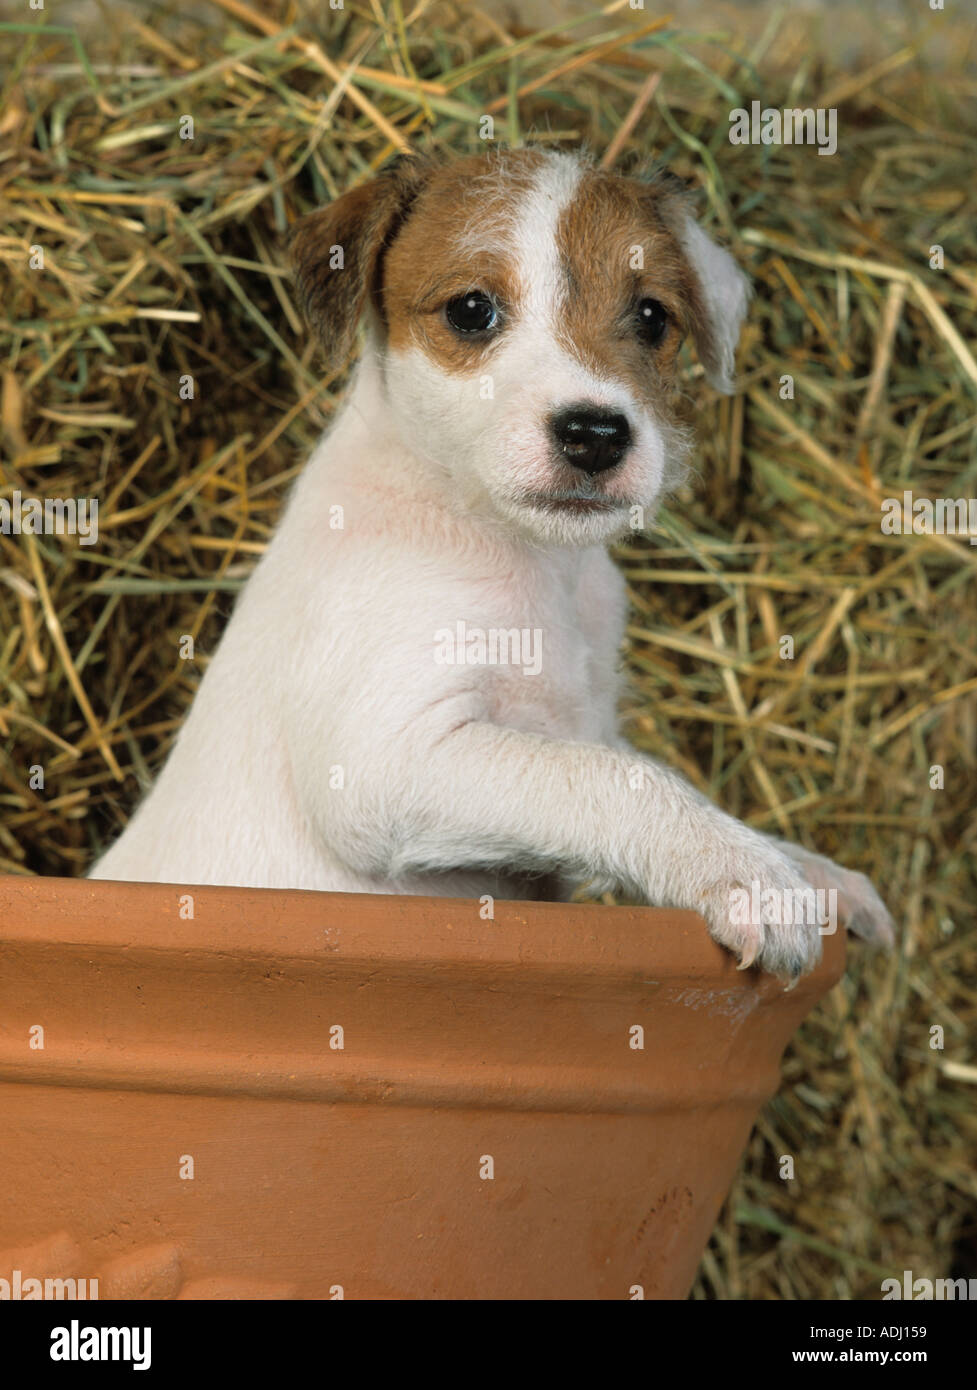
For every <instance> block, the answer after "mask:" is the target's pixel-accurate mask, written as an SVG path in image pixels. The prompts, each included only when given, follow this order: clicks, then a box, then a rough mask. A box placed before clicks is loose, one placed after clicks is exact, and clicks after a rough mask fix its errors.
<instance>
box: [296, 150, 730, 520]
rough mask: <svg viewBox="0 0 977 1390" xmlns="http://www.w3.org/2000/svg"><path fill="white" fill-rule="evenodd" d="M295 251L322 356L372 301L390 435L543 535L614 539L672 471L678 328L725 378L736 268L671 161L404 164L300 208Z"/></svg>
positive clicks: (680, 454) (347, 335) (509, 154)
mask: <svg viewBox="0 0 977 1390" xmlns="http://www.w3.org/2000/svg"><path fill="white" fill-rule="evenodd" d="M290 253H291V258H292V261H293V264H294V265H295V268H296V271H297V277H298V285H299V290H300V294H301V296H302V299H303V301H304V305H305V309H306V313H307V316H308V317H309V320H310V322H311V324H312V326H313V327H314V328H315V329H316V331H317V332H318V334H319V337H320V339H321V341H322V344H323V346H324V348H325V350H326V353H327V355H328V358H329V360H330V362H331V363H332V364H334V365H339V364H340V363H341V362H342V360H343V359H344V358H345V356H346V355H347V354H348V353H349V351H350V349H351V346H352V342H353V338H354V334H355V330H356V324H357V321H358V319H359V317H360V315H361V314H362V313H363V312H366V313H367V314H368V316H369V321H370V340H369V341H370V350H371V351H373V352H375V353H377V355H378V357H379V361H380V365H381V369H382V381H383V390H384V392H385V394H386V398H387V401H388V404H389V408H390V411H391V414H392V417H393V423H394V426H395V428H396V430H397V433H398V436H399V438H400V439H401V441H402V443H403V444H404V445H405V446H406V447H407V448H409V449H410V450H412V451H413V452H414V453H416V454H418V455H420V456H421V457H423V458H424V459H426V460H428V461H429V462H430V463H433V464H434V465H436V466H437V467H438V468H439V470H440V471H441V473H442V475H443V477H444V478H445V484H446V486H448V487H453V488H455V489H456V492H457V495H458V497H459V498H460V499H462V500H463V501H464V503H465V504H466V505H468V506H471V507H479V506H481V507H484V508H485V509H486V510H488V511H489V512H491V513H493V514H494V515H496V516H497V517H501V518H503V519H505V520H506V521H507V522H508V523H509V524H510V525H515V526H517V527H518V528H520V529H522V530H523V531H525V532H527V533H528V534H529V535H530V536H532V537H533V538H535V539H536V540H538V541H544V542H555V543H559V544H594V543H596V542H600V541H605V540H608V539H610V538H611V537H613V536H614V535H616V534H620V533H622V532H623V531H625V530H627V529H628V527H629V525H630V524H631V523H632V518H633V515H634V513H633V511H632V509H633V508H635V507H641V508H651V507H653V506H654V504H655V502H656V501H657V499H658V498H659V496H660V495H661V493H662V491H663V489H664V488H665V487H667V486H668V485H669V484H670V483H671V482H673V481H674V480H675V479H676V478H677V477H678V476H680V475H681V468H682V464H683V461H684V457H685V454H686V452H687V449H688V433H687V430H686V427H685V416H684V412H683V408H682V398H681V393H680V391H679V385H678V372H677V355H678V350H679V346H680V344H681V342H682V340H683V338H685V337H686V336H690V337H691V339H692V340H693V342H694V344H695V347H696V351H697V353H698V356H699V359H700V361H701V363H702V366H703V369H704V372H705V375H706V377H707V378H708V379H709V381H710V382H712V384H713V385H714V386H716V387H717V388H718V389H719V390H722V391H730V390H731V389H732V373H733V358H734V351H735V347H736V341H737V338H738V336H739V330H740V325H741V323H742V321H743V317H744V314H745V312H746V305H747V300H748V296H749V291H748V287H747V281H746V279H745V277H744V276H743V275H742V273H741V272H740V271H739V269H738V268H737V266H736V264H735V262H734V261H733V259H732V257H731V256H730V255H729V254H728V253H727V252H726V251H724V250H722V249H721V248H720V247H719V246H717V245H716V243H715V242H713V241H712V240H711V239H710V238H709V237H708V236H707V235H706V234H705V233H704V232H703V231H702V230H701V229H700V228H699V226H698V225H697V224H696V222H695V221H694V220H693V218H692V216H691V214H690V212H689V210H688V207H687V204H686V200H685V198H684V195H683V194H682V192H681V190H680V189H679V187H678V186H677V185H676V182H675V181H673V180H671V179H670V178H668V177H667V176H665V177H661V178H658V179H652V180H650V181H641V180H636V179H629V178H624V177H622V176H620V175H617V174H611V173H606V172H603V171H601V170H598V169H596V168H594V167H592V166H591V165H590V164H589V163H587V162H586V161H585V160H583V159H581V158H580V157H578V156H575V155H566V154H552V153H548V152H543V151H537V150H512V151H505V152H499V153H493V154H491V155H485V156H474V157H466V158H461V159H457V160H454V161H452V162H449V163H445V164H438V163H435V162H433V161H428V160H425V159H400V160H397V161H395V162H394V164H393V165H392V166H390V167H389V168H388V169H387V170H385V171H384V172H383V173H382V174H380V175H379V176H378V177H377V178H376V179H374V180H372V181H371V182H370V183H366V184H362V185H360V186H358V187H357V188H355V189H353V190H352V191H351V192H349V193H347V194H345V195H344V196H343V197H341V198H339V199H337V200H336V202H334V203H332V204H330V205H329V206H328V207H326V208H324V209H322V210H321V211H320V212H316V213H313V214H312V215H311V216H309V217H306V218H303V219H302V220H301V221H300V222H298V223H297V224H296V226H295V228H294V229H293V231H292V234H291V239H290Z"/></svg>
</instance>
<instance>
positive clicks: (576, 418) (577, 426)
mask: <svg viewBox="0 0 977 1390" xmlns="http://www.w3.org/2000/svg"><path fill="white" fill-rule="evenodd" d="M550 431H551V433H552V435H553V438H554V439H555V440H556V445H557V449H558V451H559V453H560V455H561V457H563V458H565V459H566V461H567V463H569V464H572V465H573V467H574V468H579V469H580V470H581V471H582V472H584V473H586V474H588V475H589V476H590V477H593V476H594V475H595V474H597V473H604V472H605V471H606V470H607V469H608V468H613V467H614V466H615V465H616V464H618V463H620V462H621V460H622V458H623V457H624V455H625V454H626V453H627V451H628V449H629V448H630V447H631V426H630V425H629V424H628V421H627V417H626V416H624V415H621V414H619V413H618V412H617V411H615V410H606V409H604V408H603V407H600V406H593V405H571V406H568V407H567V408H566V409H565V410H561V411H559V412H558V413H557V414H556V415H554V416H552V417H551V419H550Z"/></svg>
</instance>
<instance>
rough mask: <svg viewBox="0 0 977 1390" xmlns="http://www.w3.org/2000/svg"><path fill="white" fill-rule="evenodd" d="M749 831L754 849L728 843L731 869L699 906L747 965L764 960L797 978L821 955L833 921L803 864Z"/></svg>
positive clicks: (716, 935) (717, 936)
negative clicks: (826, 915)
mask: <svg viewBox="0 0 977 1390" xmlns="http://www.w3.org/2000/svg"><path fill="white" fill-rule="evenodd" d="M747 834H748V836H749V847H748V848H747V847H746V846H741V845H736V846H730V847H727V849H726V851H725V853H724V856H723V857H724V859H725V860H726V865H725V868H724V870H723V872H722V873H721V875H720V876H719V877H718V878H717V879H715V880H714V881H713V882H712V883H711V884H710V885H709V886H708V887H707V888H706V889H705V891H704V893H703V894H702V901H701V902H700V903H699V904H698V905H697V906H698V910H699V911H700V912H701V913H702V915H703V916H704V917H705V919H706V922H707V923H708V925H709V931H710V934H711V936H712V937H713V939H714V940H715V941H718V942H719V943H720V945H722V946H725V947H726V948H727V949H728V950H730V951H732V952H733V953H734V954H735V955H736V956H738V957H739V960H740V969H741V970H745V969H747V967H748V966H751V965H758V966H759V967H760V968H761V969H762V970H767V971H769V972H770V973H771V974H773V975H777V976H778V977H779V978H780V979H782V980H786V981H789V982H793V981H795V980H796V979H797V978H798V977H799V976H801V975H805V974H807V972H808V971H809V970H813V969H814V967H815V966H816V965H817V963H818V961H819V960H820V959H821V932H822V928H824V929H825V930H827V929H828V928H829V923H828V922H827V921H825V920H822V918H821V916H820V913H819V904H818V900H817V894H816V893H815V891H814V889H813V887H812V885H811V883H810V882H809V881H808V880H807V879H806V877H805V876H804V874H803V873H802V872H800V870H799V869H798V867H797V865H796V864H795V863H794V862H793V861H792V860H791V859H789V858H788V856H787V855H786V854H783V853H781V852H780V851H779V850H778V849H775V848H773V847H772V846H769V847H768V846H767V845H766V844H764V843H763V841H762V839H761V837H760V836H759V835H753V834H751V833H749V832H747ZM737 838H739V837H737ZM743 838H744V839H745V838H746V837H743Z"/></svg>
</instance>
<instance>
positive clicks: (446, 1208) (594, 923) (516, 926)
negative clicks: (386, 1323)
mask: <svg viewBox="0 0 977 1390" xmlns="http://www.w3.org/2000/svg"><path fill="white" fill-rule="evenodd" d="M189 899H192V912H193V916H192V918H191V917H189V916H188V915H187V914H188V913H189V911H190V910H191V907H190V903H189ZM494 911H495V918H494V920H483V918H482V917H481V916H480V915H479V904H478V903H477V902H471V901H460V900H452V899H444V898H408V897H387V896H376V897H374V896H365V895H359V894H355V895H354V894H341V893H335V894H333V893H308V892H282V891H276V890H250V889H235V888H226V889H221V888H183V887H177V886H168V885H157V884H120V883H109V882H88V881H86V880H74V879H19V878H0V1117H2V1119H0V1252H2V1253H0V1278H3V1279H7V1280H10V1279H11V1277H12V1272H13V1270H15V1269H18V1270H20V1271H21V1279H24V1278H27V1277H33V1278H40V1279H43V1278H55V1277H60V1278H67V1277H74V1278H86V1279H92V1278H97V1279H98V1280H99V1294H100V1297H102V1298H110V1297H125V1298H172V1297H182V1298H251V1297H257V1298H276V1297H284V1298H293V1297H294V1298H314V1299H324V1298H333V1297H346V1298H466V1299H499V1298H540V1299H570V1298H586V1299H590V1298H611V1299H613V1298H620V1299H626V1298H629V1297H636V1296H642V1295H643V1296H644V1297H646V1298H682V1297H684V1296H685V1295H686V1294H687V1293H688V1290H689V1288H690V1286H691V1283H692V1280H693V1278H694V1275H695V1270H696V1266H697V1264H698V1261H699V1258H700V1256H701V1253H702V1250H703V1248H704V1246H705V1243H706V1241H707V1239H708V1237H709V1233H710V1230H711V1228H712V1225H713V1223H714V1221H715V1218H716V1215H717V1213H718V1211H719V1208H720V1205H721V1204H722V1201H723V1199H724V1197H725V1195H726V1192H727V1190H728V1188H729V1184H730V1182H731V1180H732V1176H733V1173H734V1170H735V1167H736V1163H737V1161H738V1159H739V1156H740V1154H741V1152H742V1150H743V1147H744V1145H745V1144H746V1141H747V1138H748V1136H749V1133H750V1129H751V1126H752V1124H753V1121H754V1118H755V1116H756V1113H757V1110H758V1109H759V1107H760V1106H761V1105H762V1104H763V1102H764V1101H766V1100H767V1099H768V1098H769V1097H770V1096H771V1095H772V1094H773V1093H774V1091H775V1090H776V1088H777V1085H778V1080H779V1062H780V1057H781V1054H782V1052H783V1049H784V1047H785V1045H786V1043H787V1041H788V1039H789V1038H790V1036H791V1034H792V1033H793V1031H794V1029H795V1028H796V1027H797V1025H798V1023H799V1022H800V1021H801V1019H802V1018H803V1017H804V1015H805V1014H806V1013H807V1012H808V1011H809V1010H810V1008H811V1007H812V1006H813V1004H814V1003H815V1002H816V1001H817V1000H818V999H819V998H820V997H821V996H822V995H823V994H824V993H825V991H826V990H827V989H828V988H830V986H831V985H833V984H834V983H835V982H836V981H837V979H838V978H839V976H840V975H841V973H842V970H843V967H844V952H845V947H844V939H843V934H842V933H839V934H838V935H837V936H834V937H826V938H825V959H824V962H823V963H822V965H821V966H820V968H819V969H818V971H817V972H816V973H815V974H814V975H812V976H810V977H807V978H806V979H804V980H802V981H801V982H800V984H799V985H798V986H797V987H796V988H795V989H794V990H792V991H790V992H785V991H784V988H783V986H782V985H781V984H779V983H778V982H777V981H776V980H774V979H772V978H770V977H769V976H762V975H759V974H758V973H757V972H756V971H753V970H751V971H738V970H737V969H736V966H735V962H734V961H733V959H732V957H731V956H729V955H728V954H727V953H726V952H724V951H723V950H721V949H720V948H719V947H718V946H716V945H715V944H714V943H713V942H712V941H711V940H710V939H709V937H708V935H707V933H706V930H705V926H704V924H703V922H702V921H701V919H700V918H699V917H697V916H696V915H695V914H693V913H689V912H677V911H660V910H657V909H652V908H624V907H599V906H568V905H564V904H550V903H503V902H499V903H496V904H495V908H494ZM38 1028H41V1029H43V1034H40V1033H39V1032H38ZM636 1030H639V1031H636ZM39 1041H43V1047H40V1046H38V1042H39ZM637 1042H641V1043H642V1044H643V1045H642V1046H640V1047H639V1046H636V1043H637ZM340 1043H341V1044H342V1046H339V1044H340ZM191 1172H192V1176H191V1175H190V1174H191Z"/></svg>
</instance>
